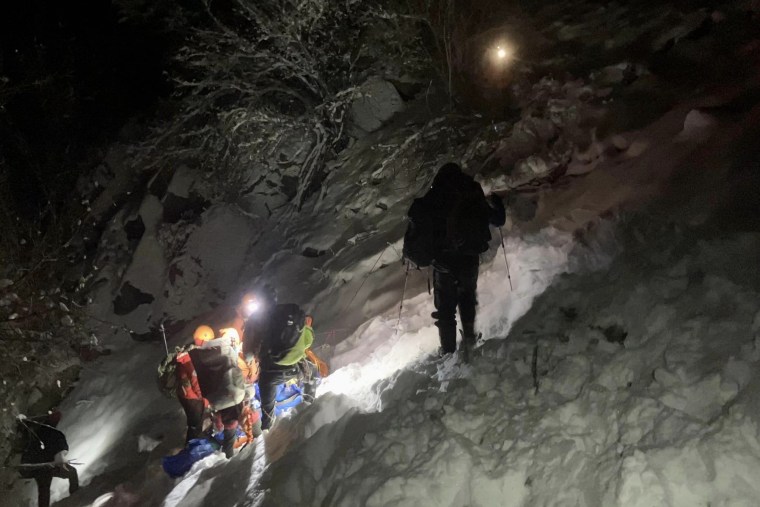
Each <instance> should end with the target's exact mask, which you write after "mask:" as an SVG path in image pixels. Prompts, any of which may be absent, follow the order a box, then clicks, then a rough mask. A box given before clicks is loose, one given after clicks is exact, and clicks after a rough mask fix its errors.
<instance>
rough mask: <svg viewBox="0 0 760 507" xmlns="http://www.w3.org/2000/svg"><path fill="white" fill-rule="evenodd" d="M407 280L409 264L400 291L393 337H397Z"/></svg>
mask: <svg viewBox="0 0 760 507" xmlns="http://www.w3.org/2000/svg"><path fill="white" fill-rule="evenodd" d="M407 280H409V264H407V265H406V272H405V273H404V288H403V289H401V303H399V305H398V320H397V321H396V332H395V333H393V336H397V335H398V329H399V327H401V310H403V309H404V296H405V295H406V282H407Z"/></svg>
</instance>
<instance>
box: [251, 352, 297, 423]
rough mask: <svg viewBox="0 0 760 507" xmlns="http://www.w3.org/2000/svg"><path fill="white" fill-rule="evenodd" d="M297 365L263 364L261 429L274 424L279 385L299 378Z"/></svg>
mask: <svg viewBox="0 0 760 507" xmlns="http://www.w3.org/2000/svg"><path fill="white" fill-rule="evenodd" d="M298 374H299V369H298V366H297V365H293V366H278V365H276V364H275V365H266V366H262V368H261V373H259V394H260V395H261V429H262V430H266V429H269V427H270V426H271V425H272V420H273V419H274V404H275V401H276V397H277V386H279V385H280V384H283V383H285V382H287V381H288V380H290V379H293V378H298Z"/></svg>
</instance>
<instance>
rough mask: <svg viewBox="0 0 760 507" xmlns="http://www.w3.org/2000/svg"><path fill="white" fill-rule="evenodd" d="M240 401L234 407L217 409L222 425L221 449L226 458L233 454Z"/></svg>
mask: <svg viewBox="0 0 760 507" xmlns="http://www.w3.org/2000/svg"><path fill="white" fill-rule="evenodd" d="M242 408H243V406H242V403H241V404H238V405H235V406H234V407H228V408H225V409H223V410H220V411H219V415H220V417H221V418H222V425H223V426H224V433H223V435H224V438H223V440H222V451H224V455H225V456H227V458H231V457H232V456H233V455H234V454H235V440H236V439H237V428H238V424H239V419H240V415H241V412H242Z"/></svg>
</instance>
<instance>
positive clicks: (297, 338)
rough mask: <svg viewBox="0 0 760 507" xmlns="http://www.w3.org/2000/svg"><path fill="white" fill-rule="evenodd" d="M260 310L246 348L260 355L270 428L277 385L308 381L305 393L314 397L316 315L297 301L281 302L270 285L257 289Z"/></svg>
mask: <svg viewBox="0 0 760 507" xmlns="http://www.w3.org/2000/svg"><path fill="white" fill-rule="evenodd" d="M257 293H258V295H259V303H260V304H259V309H258V311H257V312H256V313H255V314H253V315H251V317H250V318H249V319H248V322H247V324H246V328H245V332H244V335H245V337H246V343H245V344H244V350H246V351H247V352H246V353H247V354H249V353H252V354H254V355H256V356H257V357H258V358H259V364H260V367H261V372H260V374H259V393H260V395H261V428H262V430H266V429H269V428H270V427H271V425H272V422H273V420H274V407H275V398H276V395H277V387H278V386H279V385H280V384H283V383H285V382H288V381H289V380H294V379H295V380H298V379H303V380H304V395H305V396H306V397H307V398H308V397H313V396H314V391H315V390H316V384H315V379H314V373H315V366H314V364H312V362H311V361H309V359H308V358H309V356H310V354H309V353H310V350H309V349H310V348H311V346H312V344H313V343H314V330H313V329H312V318H311V316H309V315H306V314H305V313H304V311H303V310H302V309H301V308H300V307H299V306H298V305H296V304H292V303H288V304H278V303H277V295H276V293H275V291H274V289H272V288H271V287H269V286H264V287H263V288H261V289H259V291H257Z"/></svg>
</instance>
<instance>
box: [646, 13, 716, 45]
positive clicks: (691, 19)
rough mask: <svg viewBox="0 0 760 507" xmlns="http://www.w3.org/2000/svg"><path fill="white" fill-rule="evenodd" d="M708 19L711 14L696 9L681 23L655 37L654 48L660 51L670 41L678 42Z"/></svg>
mask: <svg viewBox="0 0 760 507" xmlns="http://www.w3.org/2000/svg"><path fill="white" fill-rule="evenodd" d="M708 19H709V15H708V14H707V13H706V12H704V11H696V12H692V13H690V14H688V15H686V16H684V18H683V20H682V21H681V23H679V24H676V25H675V26H673V27H672V28H670V29H668V30H667V31H665V32H664V33H663V34H661V35H660V36H659V37H658V38H657V39H655V41H654V43H653V44H652V49H653V50H654V51H660V50H662V49H664V48H665V46H667V45H668V44H670V43H678V41H680V40H681V39H683V38H684V37H687V36H688V35H689V34H692V33H694V32H695V31H696V30H697V29H699V28H700V27H701V26H702V24H703V23H704V22H705V21H706V20H708Z"/></svg>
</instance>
